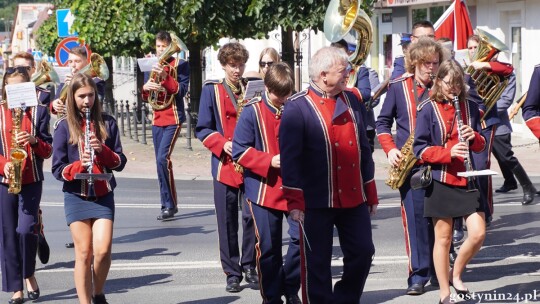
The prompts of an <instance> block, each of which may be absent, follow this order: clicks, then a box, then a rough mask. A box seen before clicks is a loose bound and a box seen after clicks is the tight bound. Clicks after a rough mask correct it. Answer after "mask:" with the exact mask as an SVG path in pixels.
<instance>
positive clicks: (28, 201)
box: [0, 182, 43, 292]
mask: <svg viewBox="0 0 540 304" xmlns="http://www.w3.org/2000/svg"><path fill="white" fill-rule="evenodd" d="M42 189H43V182H35V183H31V184H26V185H23V186H22V190H21V192H20V193H19V194H11V193H8V185H6V184H0V202H1V203H0V229H1V230H2V233H1V234H0V235H1V239H0V244H1V246H0V259H1V262H0V265H1V267H2V268H1V269H2V291H6V292H15V291H19V290H24V287H23V280H24V279H25V278H29V277H31V276H32V275H34V272H35V271H36V253H37V244H38V235H37V233H38V229H37V223H38V211H39V202H40V201H41V193H42Z"/></svg>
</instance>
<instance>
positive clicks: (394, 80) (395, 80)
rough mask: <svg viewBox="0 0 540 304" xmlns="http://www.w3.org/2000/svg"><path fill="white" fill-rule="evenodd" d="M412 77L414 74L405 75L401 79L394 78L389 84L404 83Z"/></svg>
mask: <svg viewBox="0 0 540 304" xmlns="http://www.w3.org/2000/svg"><path fill="white" fill-rule="evenodd" d="M411 76H412V74H409V73H405V74H403V75H402V76H401V77H398V78H394V79H392V80H390V82H389V84H392V83H396V82H401V81H404V80H405V79H407V78H409V77H411Z"/></svg>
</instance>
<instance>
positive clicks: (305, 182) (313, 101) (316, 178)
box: [279, 47, 378, 304]
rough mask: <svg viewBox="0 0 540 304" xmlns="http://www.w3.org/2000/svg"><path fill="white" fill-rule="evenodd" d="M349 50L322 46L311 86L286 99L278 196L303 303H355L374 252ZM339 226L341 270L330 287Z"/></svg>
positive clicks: (371, 201) (370, 172) (372, 188)
mask: <svg viewBox="0 0 540 304" xmlns="http://www.w3.org/2000/svg"><path fill="white" fill-rule="evenodd" d="M348 64H349V63H348V56H347V54H346V53H345V52H344V51H343V50H340V49H338V48H335V47H324V48H322V49H320V50H318V51H317V52H316V53H315V55H313V57H312V59H311V63H310V67H309V74H310V75H309V76H310V79H311V83H310V86H309V88H308V89H307V90H305V91H302V92H300V93H298V94H296V95H294V96H293V97H291V98H290V99H289V101H288V102H287V103H286V104H285V109H284V111H283V116H282V119H281V125H280V131H279V134H280V135H279V148H280V151H281V154H280V160H281V173H282V177H283V195H284V196H285V198H286V199H287V208H288V210H289V212H290V216H291V217H292V219H293V220H295V221H298V222H299V223H300V225H303V226H302V227H301V228H302V229H301V231H300V250H301V254H300V256H301V265H302V268H301V271H302V272H303V273H302V275H301V278H302V298H303V299H302V300H303V302H304V303H321V304H325V303H358V302H359V301H360V297H361V295H362V292H363V289H364V285H365V282H366V280H367V276H368V274H369V269H370V267H371V261H372V258H373V255H374V253H375V247H374V245H373V240H372V234H371V219H370V215H373V214H375V212H376V210H377V204H378V198H377V188H376V185H375V180H374V171H375V166H374V163H373V158H372V156H371V149H370V147H369V142H368V139H367V136H366V130H365V126H364V122H363V121H362V120H363V119H362V118H363V117H365V111H366V110H365V107H364V106H363V105H362V104H361V102H360V98H359V97H358V96H356V94H354V93H353V92H350V91H347V90H346V82H347V81H346V78H347V76H348V75H349V68H348ZM334 226H336V227H337V230H338V234H339V238H340V246H341V248H342V251H343V254H344V257H343V263H344V265H343V274H342V276H341V278H340V279H339V280H338V282H337V283H336V284H335V286H333V287H332V271H331V265H330V262H331V259H332V240H333V238H334Z"/></svg>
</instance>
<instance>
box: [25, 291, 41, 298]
mask: <svg viewBox="0 0 540 304" xmlns="http://www.w3.org/2000/svg"><path fill="white" fill-rule="evenodd" d="M26 294H27V295H28V298H29V299H30V300H37V299H39V295H40V293H39V288H38V289H36V290H34V291H30V290H28V291H26Z"/></svg>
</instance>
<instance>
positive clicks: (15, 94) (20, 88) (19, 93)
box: [4, 82, 38, 109]
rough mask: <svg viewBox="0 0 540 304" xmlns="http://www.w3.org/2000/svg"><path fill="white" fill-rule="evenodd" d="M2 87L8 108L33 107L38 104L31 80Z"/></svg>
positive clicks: (34, 86) (34, 87)
mask: <svg viewBox="0 0 540 304" xmlns="http://www.w3.org/2000/svg"><path fill="white" fill-rule="evenodd" d="M4 89H5V90H6V96H7V102H8V108H10V109H14V108H22V107H35V106H37V104H38V100H37V94H36V85H35V84H34V83H33V82H23V83H17V84H8V85H6V87H5V88H4Z"/></svg>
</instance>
